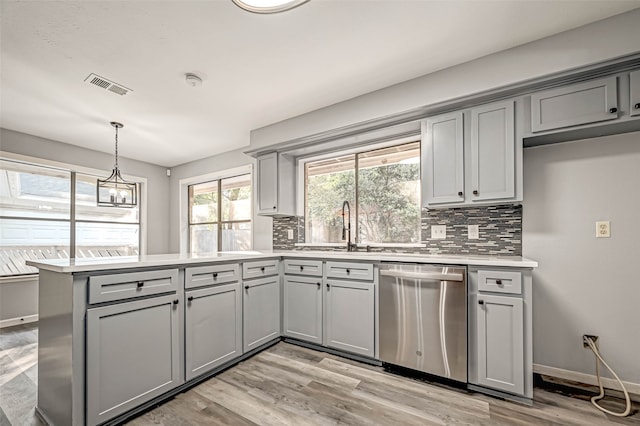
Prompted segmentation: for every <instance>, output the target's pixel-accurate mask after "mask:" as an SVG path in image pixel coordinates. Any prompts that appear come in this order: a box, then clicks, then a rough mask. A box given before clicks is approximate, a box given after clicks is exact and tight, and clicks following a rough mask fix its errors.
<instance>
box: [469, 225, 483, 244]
mask: <svg viewBox="0 0 640 426" xmlns="http://www.w3.org/2000/svg"><path fill="white" fill-rule="evenodd" d="M467 233H468V237H469V239H470V240H477V239H478V238H480V225H469V226H467Z"/></svg>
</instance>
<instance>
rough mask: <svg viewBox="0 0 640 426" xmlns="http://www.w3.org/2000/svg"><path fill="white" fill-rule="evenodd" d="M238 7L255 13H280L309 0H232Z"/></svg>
mask: <svg viewBox="0 0 640 426" xmlns="http://www.w3.org/2000/svg"><path fill="white" fill-rule="evenodd" d="M231 1H233V2H234V3H235V4H236V5H237V6H238V7H240V8H242V9H244V10H246V11H248V12H253V13H278V12H284V11H287V10H291V9H293V8H294V7H298V6H300V5H301V4H303V3H306V2H308V1H309V0H231Z"/></svg>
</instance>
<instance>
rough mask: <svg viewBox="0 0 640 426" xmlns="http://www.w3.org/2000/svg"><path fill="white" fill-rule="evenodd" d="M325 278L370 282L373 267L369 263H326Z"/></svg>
mask: <svg viewBox="0 0 640 426" xmlns="http://www.w3.org/2000/svg"><path fill="white" fill-rule="evenodd" d="M327 278H351V279H354V280H367V281H372V280H373V265H372V264H370V263H347V262H327Z"/></svg>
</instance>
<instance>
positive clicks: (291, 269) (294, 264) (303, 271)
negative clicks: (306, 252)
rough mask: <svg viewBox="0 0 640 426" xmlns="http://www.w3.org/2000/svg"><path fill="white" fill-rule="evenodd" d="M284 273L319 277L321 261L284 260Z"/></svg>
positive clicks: (320, 274)
mask: <svg viewBox="0 0 640 426" xmlns="http://www.w3.org/2000/svg"><path fill="white" fill-rule="evenodd" d="M284 273H285V274H295V275H311V276H314V277H321V276H322V261H321V260H302V259H285V261H284Z"/></svg>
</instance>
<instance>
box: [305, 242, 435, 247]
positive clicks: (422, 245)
mask: <svg viewBox="0 0 640 426" xmlns="http://www.w3.org/2000/svg"><path fill="white" fill-rule="evenodd" d="M294 246H296V247H346V246H347V243H295V244H294ZM367 246H369V247H389V248H403V247H406V248H420V247H426V246H427V245H426V244H422V243H370V244H356V247H358V248H366V247H367Z"/></svg>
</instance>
